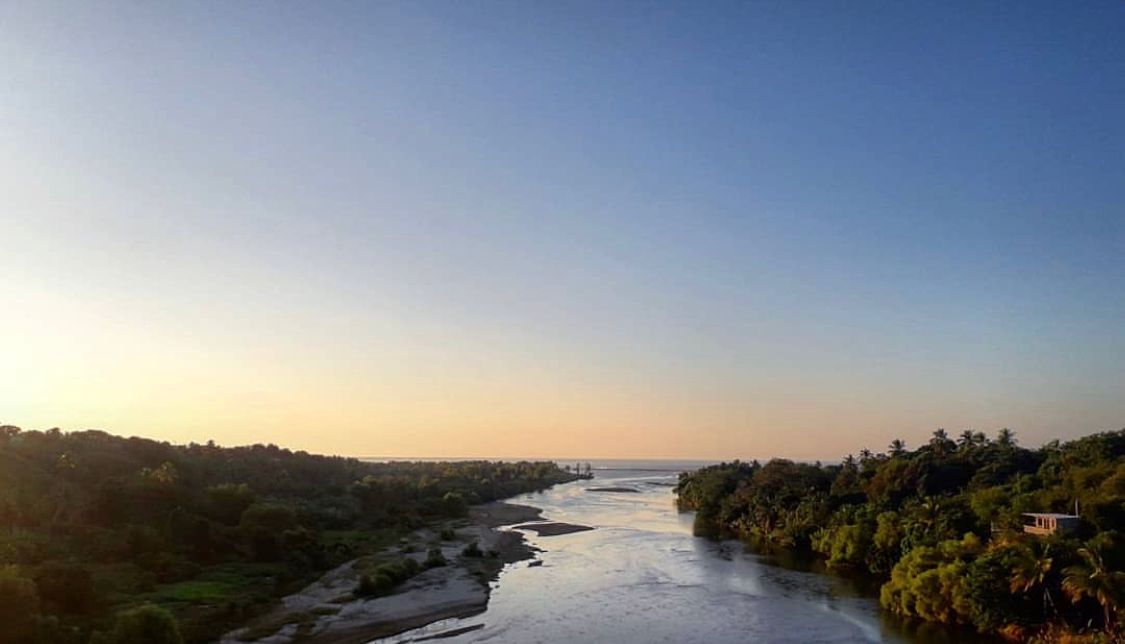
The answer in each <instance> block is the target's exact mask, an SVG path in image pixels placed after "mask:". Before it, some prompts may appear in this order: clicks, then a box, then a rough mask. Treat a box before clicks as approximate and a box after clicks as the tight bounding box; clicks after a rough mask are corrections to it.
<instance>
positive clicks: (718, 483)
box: [676, 430, 1125, 639]
mask: <svg viewBox="0 0 1125 644" xmlns="http://www.w3.org/2000/svg"><path fill="white" fill-rule="evenodd" d="M676 492H677V495H678V496H677V498H678V502H679V504H680V507H681V508H683V509H685V510H695V511H696V517H695V529H696V533H697V534H700V535H705V536H731V535H737V536H743V537H756V538H764V539H767V540H769V541H771V542H774V543H777V544H781V545H784V546H788V547H793V548H799V549H809V550H812V551H815V552H816V553H819V554H820V555H821V556H823V557H824V558H825V559H826V560H827V562H828V563H829V565H831V566H837V567H849V568H854V569H859V570H864V571H867V572H869V573H872V574H875V575H880V576H882V577H884V578H886V581H885V583H884V585H883V588H882V593H881V600H882V604H883V606H884V607H886V608H887V609H888V610H891V611H893V612H895V613H897V614H900V615H902V616H905V617H907V618H912V619H921V620H927V621H934V622H944V623H950V624H962V625H969V626H973V627H975V628H977V629H979V630H981V631H985V632H998V633H1001V634H1005V635H1008V636H1011V637H1014V638H1025V637H1030V636H1037V637H1045V638H1048V639H1054V638H1058V637H1061V635H1062V634H1063V633H1084V634H1085V635H1086V637H1088V638H1090V639H1099V638H1110V637H1114V636H1116V637H1118V638H1120V637H1122V633H1123V632H1125V631H1123V628H1122V626H1121V621H1122V618H1123V617H1125V614H1123V613H1125V573H1123V572H1121V571H1122V570H1125V536H1123V535H1121V534H1120V533H1119V530H1121V529H1122V528H1123V527H1125V430H1122V431H1118V432H1110V433H1103V434H1097V435H1094V436H1089V437H1086V438H1082V439H1079V440H1075V441H1072V442H1069V443H1062V444H1060V443H1058V442H1054V443H1051V444H1048V445H1046V446H1044V447H1042V448H1040V449H1034V450H1030V449H1024V448H1021V447H1019V446H1018V445H1017V444H1016V441H1015V439H1014V436H1013V435H1012V433H1011V432H1009V431H1007V430H1002V431H1001V432H1000V434H999V436H997V438H996V439H995V440H989V439H987V438H986V437H985V436H984V435H983V434H981V433H977V432H964V433H962V434H961V435H960V436H959V437H958V439H957V440H954V439H951V438H950V437H949V436H947V435H946V433H945V431H943V430H938V431H936V432H934V435H933V438H932V439H931V440H930V441H929V443H928V444H926V445H923V446H922V447H920V448H919V449H917V450H914V451H908V450H907V449H906V448H905V446H904V445H903V444H902V442H901V441H897V440H896V441H894V442H893V443H892V444H891V445H890V447H889V449H888V451H887V452H886V453H881V454H872V453H870V452H869V451H868V450H863V451H862V452H861V455H860V456H859V458H855V457H854V456H848V457H847V458H846V459H845V460H844V462H843V463H842V464H840V465H827V466H826V465H821V464H819V463H817V464H804V463H794V462H792V461H787V460H780V459H776V460H772V461H770V462H768V463H766V464H764V465H762V464H760V463H758V462H753V463H740V462H737V461H736V462H734V463H725V464H722V465H716V466H713V467H708V468H704V469H702V470H699V471H697V472H693V473H688V474H684V475H682V476H681V478H680V482H679V485H678V487H677V489H676ZM1075 502H1077V503H1078V507H1079V512H1080V515H1081V517H1082V522H1081V527H1080V528H1079V529H1078V531H1077V532H1076V533H1075V534H1073V535H1069V536H1050V537H1041V536H1032V535H1026V534H1024V533H1023V532H1022V527H1021V518H1020V515H1021V513H1023V512H1061V513H1066V512H1072V511H1073V510H1074V507H1075ZM1106 633H1110V634H1112V635H1106Z"/></svg>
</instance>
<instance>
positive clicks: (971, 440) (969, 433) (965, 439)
mask: <svg viewBox="0 0 1125 644" xmlns="http://www.w3.org/2000/svg"><path fill="white" fill-rule="evenodd" d="M975 444H976V435H975V434H973V430H971V429H966V430H965V431H963V432H961V436H960V437H959V438H958V439H957V445H958V446H959V447H960V448H961V449H966V448H969V447H973V446H974V445H975Z"/></svg>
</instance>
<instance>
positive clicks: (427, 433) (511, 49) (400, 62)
mask: <svg viewBox="0 0 1125 644" xmlns="http://www.w3.org/2000/svg"><path fill="white" fill-rule="evenodd" d="M1123 33H1125V3H1121V2H1093V1H1091V2H1081V3H1063V2H1046V3H1041V2H998V3H981V2H964V3H947V2H867V3H854V2H848V3H844V2H827V1H826V2H788V1H786V2H747V3H732V4H725V3H705V4H700V3H664V2H660V3H656V2H636V3H634V2H514V1H513V2H377V3H362V2H355V3H333V2H315V3H297V2H293V3H276V2H238V3H231V2H184V3H166V2H160V3H116V2H105V3H101V2H99V3H84V2H72V3H55V2H47V1H40V0H35V1H30V0H29V1H14V2H0V194H2V195H3V200H2V204H3V205H2V207H0V240H2V248H0V301H2V302H3V305H4V309H5V310H4V313H3V315H2V316H0V360H2V361H3V367H2V369H0V423H10V424H16V425H20V426H23V427H25V428H35V429H44V428H47V427H53V426H59V427H62V428H64V429H80V428H89V427H96V428H101V429H105V430H107V431H111V432H113V433H117V434H125V435H143V436H148V437H154V438H158V439H166V440H171V441H175V442H187V441H198V442H203V441H206V440H208V439H214V440H216V441H217V442H220V443H223V444H245V443H252V442H273V443H277V444H280V445H283V446H288V447H293V448H300V449H306V450H309V451H314V452H328V453H342V454H348V455H357V456H427V457H438V456H547V457H577V456H580V457H682V458H734V457H743V458H748V457H768V456H774V455H777V456H788V457H794V458H810V459H811V458H824V459H831V458H839V457H840V456H841V455H843V454H846V453H849V452H856V451H858V450H859V448H861V447H864V446H866V447H870V448H872V449H874V450H876V451H878V450H881V449H884V448H885V446H886V444H887V443H888V442H889V441H890V440H891V439H892V438H895V437H900V438H903V439H905V440H906V441H907V443H908V444H910V445H916V444H918V443H919V442H921V441H923V440H925V438H926V437H927V436H928V435H929V433H930V432H931V431H932V430H933V429H935V428H938V427H944V428H946V429H947V430H948V431H950V433H957V432H960V431H961V430H962V429H965V428H973V429H979V430H984V431H988V432H990V433H991V432H994V431H995V430H996V429H997V428H999V427H1002V426H1007V427H1011V428H1013V429H1015V430H1016V432H1017V437H1018V438H1020V439H1021V441H1022V442H1023V443H1025V444H1031V445H1034V444H1039V443H1042V442H1044V441H1046V440H1050V439H1053V438H1064V439H1065V438H1071V437H1075V436H1079V435H1083V434H1087V433H1091V432H1094V431H1100V430H1108V429H1119V428H1121V427H1123V426H1125V38H1122V34H1123Z"/></svg>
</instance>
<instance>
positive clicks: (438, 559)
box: [424, 548, 449, 568]
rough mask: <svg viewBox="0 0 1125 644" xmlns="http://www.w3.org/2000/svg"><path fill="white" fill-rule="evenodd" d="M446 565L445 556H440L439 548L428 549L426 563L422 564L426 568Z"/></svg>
mask: <svg viewBox="0 0 1125 644" xmlns="http://www.w3.org/2000/svg"><path fill="white" fill-rule="evenodd" d="M447 563H449V562H447V561H446V560H445V555H443V554H441V548H430V551H429V552H428V553H426V562H425V564H424V565H425V566H426V568H437V567H439V566H444V565H446V564H447Z"/></svg>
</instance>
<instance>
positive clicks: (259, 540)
mask: <svg viewBox="0 0 1125 644" xmlns="http://www.w3.org/2000/svg"><path fill="white" fill-rule="evenodd" d="M576 478H577V474H575V473H570V472H566V471H564V470H562V469H560V468H559V467H558V466H557V465H556V464H554V463H551V462H518V463H512V462H504V463H501V462H487V461H466V462H449V463H445V462H387V463H371V462H364V461H360V460H357V459H352V458H340V457H329V456H317V455H312V454H308V453H305V452H300V451H296V452H295V451H291V450H287V449H283V448H280V447H278V446H276V445H253V446H248V447H233V448H227V447H219V446H217V445H215V444H214V443H211V442H209V443H207V444H196V443H192V444H190V445H172V444H169V443H164V442H157V441H152V440H147V439H142V438H122V437H118V436H113V435H111V434H108V433H105V432H102V431H95V430H90V431H79V432H62V431H59V430H57V429H52V430H48V431H45V432H41V431H21V430H20V429H19V428H16V427H12V426H3V427H0V624H3V628H0V643H2V644H9V643H10V644H19V643H23V642H36V643H60V644H85V643H86V642H96V643H98V644H116V643H119V642H120V643H124V642H135V641H147V642H168V643H170V644H174V643H176V642H210V641H215V640H216V639H217V638H218V637H219V636H220V635H222V634H223V633H225V632H228V631H230V630H232V629H234V628H236V627H238V626H240V625H243V624H246V623H248V622H250V621H251V620H253V619H254V618H255V617H257V616H260V615H263V614H265V613H267V612H268V611H270V610H273V608H274V607H275V606H277V603H278V601H279V598H281V597H283V596H287V595H290V594H292V593H294V592H297V591H299V590H300V589H301V588H304V587H306V586H307V585H308V584H309V583H311V582H313V581H315V580H317V579H318V578H320V577H321V575H322V574H324V573H325V572H326V571H329V570H333V569H335V568H337V567H339V566H341V565H343V564H345V563H346V562H349V561H353V560H360V561H365V562H370V563H371V570H370V571H368V572H369V574H367V575H365V576H361V577H360V579H359V581H361V582H363V583H362V584H360V583H358V582H357V584H356V587H355V588H354V589H353V592H354V593H356V594H357V595H371V596H377V595H383V594H387V593H388V592H393V591H394V588H395V586H397V585H399V584H404V583H407V582H408V581H410V580H411V578H413V577H415V576H418V575H419V574H420V573H421V572H423V571H424V570H426V569H436V568H440V567H441V565H442V563H443V560H444V559H446V558H448V555H449V554H450V552H449V551H450V549H451V548H453V547H454V545H453V541H454V540H455V538H454V537H450V535H444V538H443V536H442V535H436V536H435V539H434V541H435V542H436V543H437V545H436V546H435V545H433V544H422V545H425V546H426V549H425V550H423V551H422V552H421V553H417V554H414V555H412V556H409V557H408V556H400V557H399V559H401V560H402V561H398V560H396V561H394V562H382V561H381V559H380V557H382V556H383V554H384V553H386V552H388V551H389V550H392V549H396V548H398V547H399V546H400V544H401V543H403V541H402V540H403V539H404V538H406V537H408V536H409V535H412V534H417V532H418V531H419V530H422V529H424V528H426V527H427V526H432V525H435V524H438V523H441V522H447V521H449V520H451V519H459V518H463V517H467V516H468V511H469V508H470V507H471V506H473V505H475V504H479V503H484V502H489V501H493V500H496V499H502V498H507V497H510V496H515V495H517V494H522V493H525V492H531V491H536V490H542V489H545V488H547V487H549V486H551V485H554V484H556V483H562V482H566V481H571V480H575V479H576ZM462 532H465V531H462ZM455 536H456V535H455ZM443 542H444V543H445V546H446V547H445V551H446V552H444V553H443V551H442V548H441V544H442V543H443ZM471 546H477V544H475V543H466V544H462V545H460V546H456V550H455V552H456V554H457V555H460V554H461V553H462V551H464V552H466V553H468V555H467V556H468V558H469V559H472V558H474V557H476V558H477V559H480V560H481V561H482V563H481V564H480V565H479V566H478V567H481V569H482V571H483V572H487V570H488V566H489V565H490V564H489V557H488V555H489V554H491V553H489V552H487V551H481V552H480V554H479V556H478V550H479V546H478V547H475V548H474V547H471ZM419 547H421V546H419ZM428 550H433V552H432V553H431V552H428ZM431 554H432V556H430V555H431ZM407 559H410V563H407V561H406V560H407ZM415 559H417V560H418V561H417V562H415ZM415 564H416V565H415ZM433 574H437V572H435V573H433Z"/></svg>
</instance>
